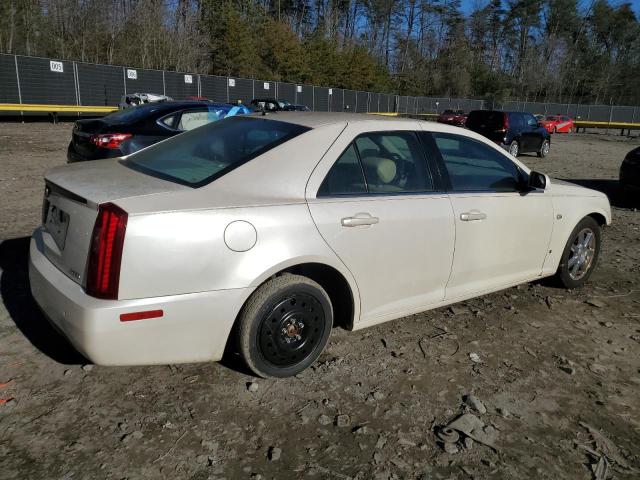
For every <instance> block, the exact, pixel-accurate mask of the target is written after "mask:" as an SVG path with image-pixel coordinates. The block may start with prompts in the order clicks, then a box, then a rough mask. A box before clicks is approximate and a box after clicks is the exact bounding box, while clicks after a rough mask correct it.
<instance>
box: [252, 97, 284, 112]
mask: <svg viewBox="0 0 640 480" xmlns="http://www.w3.org/2000/svg"><path fill="white" fill-rule="evenodd" d="M290 105H291V103H290V102H287V101H286V100H277V99H275V98H254V99H253V100H251V102H249V106H250V107H251V108H252V109H253V110H254V111H262V110H264V111H267V112H276V111H279V110H286V109H287V107H289V106H290Z"/></svg>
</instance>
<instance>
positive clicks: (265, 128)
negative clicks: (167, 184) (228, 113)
mask: <svg viewBox="0 0 640 480" xmlns="http://www.w3.org/2000/svg"><path fill="white" fill-rule="evenodd" d="M308 130H309V128H307V127H303V126H301V125H295V124H292V123H285V122H278V121H275V120H267V119H263V118H248V117H228V118H225V119H224V120H220V121H218V122H214V123H209V124H207V125H204V126H202V127H200V128H196V129H195V130H191V131H189V132H186V133H183V134H181V135H177V136H175V137H172V138H170V139H168V140H166V141H164V142H160V143H157V144H155V145H153V146H151V147H149V148H146V149H144V150H141V151H139V152H137V153H134V154H133V155H131V156H130V157H128V158H127V159H126V160H123V161H122V163H123V164H124V165H126V166H127V167H129V168H132V169H134V170H138V171H141V172H143V173H146V174H147V175H151V176H155V177H158V178H162V179H164V180H169V181H171V182H175V183H180V184H182V185H187V186H190V187H194V188H197V187H201V186H203V185H206V184H208V183H210V182H212V181H214V180H215V179H216V178H219V177H221V176H223V175H224V174H225V173H227V172H229V171H231V170H233V169H234V168H236V167H239V166H240V165H242V164H243V163H246V162H248V161H249V160H251V159H253V158H256V157H258V156H259V155H262V154H263V153H265V152H267V151H269V150H271V149H272V148H274V147H276V146H278V145H280V144H282V143H284V142H286V141H288V140H290V139H292V138H294V137H296V136H298V135H300V134H301V133H303V132H306V131H308Z"/></svg>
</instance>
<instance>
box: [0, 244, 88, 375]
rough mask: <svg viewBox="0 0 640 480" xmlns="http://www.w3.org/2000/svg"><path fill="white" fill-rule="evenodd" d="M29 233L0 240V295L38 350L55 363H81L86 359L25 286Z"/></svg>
mask: <svg viewBox="0 0 640 480" xmlns="http://www.w3.org/2000/svg"><path fill="white" fill-rule="evenodd" d="M28 261H29V237H22V238H13V239H10V240H4V241H2V242H1V243H0V269H1V270H2V277H0V295H1V297H2V302H3V303H4V306H5V308H6V309H7V311H8V312H9V315H10V316H11V319H12V320H13V322H14V323H15V324H16V327H18V329H19V330H20V331H21V332H22V334H23V335H24V336H25V337H26V338H27V339H28V340H29V341H30V342H31V343H32V344H33V346H34V347H36V348H37V349H38V350H40V351H41V352H42V353H44V354H45V355H47V356H48V357H50V358H51V359H53V360H54V361H56V362H58V363H62V364H65V365H81V364H84V363H87V360H86V359H85V358H84V357H83V356H82V355H81V354H80V353H79V352H78V351H76V350H75V349H74V348H73V346H72V345H71V344H70V343H69V342H67V340H66V339H65V338H64V337H62V336H61V335H60V334H59V333H58V332H57V331H56V330H55V329H54V328H53V327H52V326H51V324H49V322H48V321H47V319H46V318H45V317H44V315H43V314H42V312H41V311H40V309H39V308H38V306H37V305H36V302H35V300H34V299H33V297H32V296H31V289H30V288H29V271H28Z"/></svg>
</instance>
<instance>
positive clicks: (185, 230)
mask: <svg viewBox="0 0 640 480" xmlns="http://www.w3.org/2000/svg"><path fill="white" fill-rule="evenodd" d="M45 181H46V189H45V196H44V204H43V213H44V214H43V224H42V226H41V227H39V228H38V229H37V230H36V231H35V232H34V233H33V236H32V239H31V246H30V261H29V278H30V285H31V290H32V293H33V296H34V298H35V300H36V302H37V303H38V305H40V307H41V309H42V311H43V312H45V314H46V315H47V316H48V317H49V319H50V320H51V321H52V322H53V323H54V324H55V325H56V326H57V327H58V329H59V330H60V331H62V332H63V333H64V335H66V336H67V337H68V338H69V339H70V340H71V342H72V343H73V345H75V346H76V348H77V349H78V350H79V351H80V352H82V353H83V354H84V355H86V356H87V358H89V359H90V360H91V361H93V362H94V363H97V364H102V365H133V364H138V365H139V364H163V363H177V362H197V361H207V360H219V359H220V358H221V357H222V354H223V352H224V351H225V348H227V347H229V348H231V346H232V345H233V344H232V345H229V346H228V345H227V343H228V342H229V339H234V341H237V344H235V345H236V347H235V348H237V351H238V352H239V353H240V355H241V356H242V358H244V360H245V361H246V363H247V365H248V366H249V367H250V368H251V369H252V370H253V372H255V373H256V374H257V375H260V376H263V377H285V376H289V375H295V374H296V373H298V372H300V371H301V370H303V369H304V368H306V367H308V366H309V365H311V364H312V363H313V362H314V361H315V360H316V359H317V358H318V356H319V355H320V353H321V351H322V350H323V349H324V347H325V345H326V344H327V340H328V338H329V334H330V332H331V329H332V327H334V326H338V325H339V326H342V327H344V328H347V329H351V330H357V329H361V328H364V327H370V326H373V325H376V324H379V323H382V322H386V321H389V320H392V319H396V318H400V317H403V316H406V315H410V314H414V313H417V312H420V311H423V310H427V309H432V308H437V307H441V306H443V305H447V304H451V303H455V302H459V301H463V300H466V299H469V298H472V297H476V296H478V295H482V294H485V293H489V292H494V291H497V290H500V289H504V288H507V287H512V286H514V285H517V284H520V283H523V282H529V281H533V280H538V279H540V278H543V277H548V276H553V275H555V276H556V278H557V280H558V282H560V283H561V284H562V285H564V286H565V287H567V288H574V287H579V286H581V285H583V284H584V283H585V282H586V281H587V280H588V279H589V277H590V275H591V274H592V272H593V270H594V267H595V265H596V261H597V259H598V253H599V251H600V241H601V228H602V226H603V225H605V224H609V223H610V222H611V209H610V206H609V202H608V200H607V197H606V196H605V195H603V194H602V193H600V192H597V191H593V190H588V189H585V188H582V187H579V186H577V185H572V184H569V183H566V182H560V181H556V180H551V179H550V178H549V177H547V176H546V175H544V174H542V173H538V172H535V171H531V170H530V169H529V168H527V167H526V166H525V165H523V164H522V163H520V162H519V161H517V160H516V159H515V158H513V157H512V156H510V155H509V154H508V153H506V152H505V151H504V150H503V149H501V148H500V147H498V146H497V145H496V144H495V143H492V142H490V141H489V140H487V139H486V138H484V137H482V136H480V135H478V134H476V133H474V132H472V131H470V130H462V129H459V128H456V127H451V126H448V125H442V124H438V123H435V122H434V123H425V122H421V121H418V120H411V119H394V118H388V117H374V116H367V115H358V114H342V113H340V114H335V113H334V114H329V113H325V114H319V113H297V112H282V113H280V114H278V115H271V116H263V115H260V114H256V115H244V116H236V117H232V118H226V119H224V120H221V121H219V122H214V123H211V124H209V125H206V126H204V127H202V128H198V129H195V130H192V131H189V132H186V133H184V134H182V135H178V136H175V137H173V138H170V139H168V140H167V141H164V142H161V143H158V144H156V145H153V146H151V147H149V148H147V149H145V150H141V151H139V152H137V153H134V154H133V155H130V156H129V157H127V158H126V159H118V160H106V161H102V162H91V163H89V164H85V165H68V166H63V167H57V168H55V169H53V170H51V171H50V172H49V173H47V175H46V177H45ZM454 251H455V255H454ZM232 332H233V334H232Z"/></svg>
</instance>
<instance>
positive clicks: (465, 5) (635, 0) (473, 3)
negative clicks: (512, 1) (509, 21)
mask: <svg viewBox="0 0 640 480" xmlns="http://www.w3.org/2000/svg"><path fill="white" fill-rule="evenodd" d="M591 1H592V0H578V4H579V5H580V6H581V7H582V8H585V7H587V6H588V5H589V4H590V3H591ZM461 3H462V10H463V11H464V12H465V13H471V12H472V11H473V10H474V8H475V7H477V6H479V5H480V6H482V5H486V4H487V3H489V0H462V2H461ZM503 3H507V0H503ZM609 3H611V4H612V5H619V4H621V3H630V4H631V5H632V6H633V10H634V11H635V12H636V16H638V17H640V0H609Z"/></svg>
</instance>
